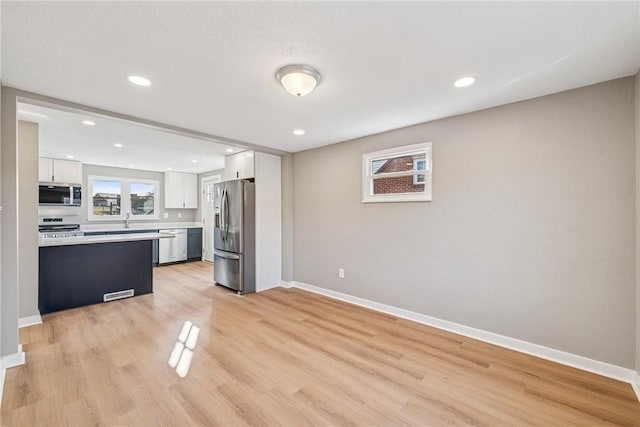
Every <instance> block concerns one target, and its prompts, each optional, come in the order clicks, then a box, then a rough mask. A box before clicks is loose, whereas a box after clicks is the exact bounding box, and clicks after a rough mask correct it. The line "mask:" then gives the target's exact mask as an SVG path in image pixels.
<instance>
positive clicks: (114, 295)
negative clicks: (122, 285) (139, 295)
mask: <svg viewBox="0 0 640 427" xmlns="http://www.w3.org/2000/svg"><path fill="white" fill-rule="evenodd" d="M132 296H133V289H127V290H126V291H118V292H109V293H108V294H104V295H103V296H102V301H103V302H107V301H113V300H117V299H122V298H129V297H132Z"/></svg>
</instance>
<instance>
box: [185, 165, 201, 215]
mask: <svg viewBox="0 0 640 427" xmlns="http://www.w3.org/2000/svg"><path fill="white" fill-rule="evenodd" d="M184 207H185V208H189V209H197V208H198V175H194V174H192V173H185V174H184Z"/></svg>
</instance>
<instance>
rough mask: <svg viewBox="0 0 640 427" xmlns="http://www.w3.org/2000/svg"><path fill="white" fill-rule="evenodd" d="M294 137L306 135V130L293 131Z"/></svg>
mask: <svg viewBox="0 0 640 427" xmlns="http://www.w3.org/2000/svg"><path fill="white" fill-rule="evenodd" d="M293 134H294V135H304V129H296V130H294V131H293Z"/></svg>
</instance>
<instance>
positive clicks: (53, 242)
mask: <svg viewBox="0 0 640 427" xmlns="http://www.w3.org/2000/svg"><path fill="white" fill-rule="evenodd" d="M164 238H172V236H171V235H167V234H163V233H136V234H109V235H97V236H76V237H65V238H60V239H56V238H51V239H43V240H41V242H40V248H39V252H40V254H39V259H40V262H39V279H38V287H39V292H38V308H39V310H40V313H41V314H46V313H51V312H54V311H59V310H66V309H69V308H74V307H81V306H84V305H90V304H96V303H100V302H105V301H110V300H112V299H119V298H123V297H127V296H136V295H143V294H148V293H152V292H153V275H152V251H153V241H154V240H157V239H164Z"/></svg>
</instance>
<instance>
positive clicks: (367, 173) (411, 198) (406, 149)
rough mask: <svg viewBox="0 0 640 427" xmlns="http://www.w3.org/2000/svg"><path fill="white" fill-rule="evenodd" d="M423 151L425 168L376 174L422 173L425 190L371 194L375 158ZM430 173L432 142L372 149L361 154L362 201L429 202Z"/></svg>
mask: <svg viewBox="0 0 640 427" xmlns="http://www.w3.org/2000/svg"><path fill="white" fill-rule="evenodd" d="M422 153H425V154H426V157H427V159H425V162H427V161H428V163H425V170H419V171H418V170H410V171H403V172H393V173H388V174H384V175H377V177H378V178H382V177H388V178H390V177H394V176H413V177H414V179H415V176H416V175H418V174H419V175H424V176H425V182H424V187H425V191H423V192H419V193H394V194H375V195H374V194H373V181H374V177H373V174H372V170H371V163H372V162H374V161H376V160H382V159H388V158H393V157H403V156H410V155H415V154H422ZM432 173H433V151H432V143H431V141H429V142H423V143H420V144H413V145H405V146H403V147H396V148H390V149H387V150H380V151H374V152H371V153H365V154H363V155H362V203H385V202H430V201H432V182H431V181H432Z"/></svg>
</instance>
